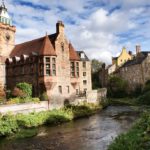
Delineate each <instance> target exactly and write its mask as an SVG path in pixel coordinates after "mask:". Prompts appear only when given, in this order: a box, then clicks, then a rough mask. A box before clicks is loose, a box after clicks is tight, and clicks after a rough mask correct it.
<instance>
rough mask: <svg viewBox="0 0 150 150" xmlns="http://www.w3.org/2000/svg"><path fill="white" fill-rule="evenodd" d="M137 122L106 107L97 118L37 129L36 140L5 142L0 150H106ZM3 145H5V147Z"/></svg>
mask: <svg viewBox="0 0 150 150" xmlns="http://www.w3.org/2000/svg"><path fill="white" fill-rule="evenodd" d="M135 118H137V113H136V112H134V111H133V110H132V109H131V108H129V107H126V106H110V107H108V108H107V109H105V110H103V111H102V112H100V113H99V114H96V115H94V116H92V117H90V118H84V119H80V120H77V121H75V122H69V123H66V124H63V125H60V126H57V127H41V128H40V129H39V134H38V135H37V136H36V137H32V138H28V139H20V140H11V141H8V140H5V141H3V142H2V144H1V146H0V150H106V149H107V146H108V145H109V143H110V142H111V141H112V140H113V139H114V138H115V137H116V136H117V135H118V134H120V133H121V132H125V131H126V130H127V129H128V128H130V126H131V125H132V123H133V121H134V120H135ZM6 143H7V144H6Z"/></svg>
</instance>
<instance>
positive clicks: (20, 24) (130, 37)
mask: <svg viewBox="0 0 150 150" xmlns="http://www.w3.org/2000/svg"><path fill="white" fill-rule="evenodd" d="M20 1H21V0H20ZM18 2H19V1H18ZM25 2H29V3H32V4H33V5H38V6H39V5H41V6H43V7H48V8H50V9H49V10H42V9H37V8H34V7H31V6H28V5H21V4H20V5H14V0H8V1H6V5H7V6H8V8H9V11H10V12H11V13H13V14H14V17H13V20H14V22H15V23H16V26H17V36H16V39H17V40H16V41H17V43H20V42H24V41H27V40H31V39H34V38H37V37H40V36H43V35H44V34H45V32H46V31H47V32H48V33H49V34H50V33H54V32H55V30H56V29H55V24H56V22H57V21H58V20H63V21H64V23H65V27H66V34H67V37H68V39H69V40H71V42H72V43H73V44H74V47H76V48H77V49H78V50H85V51H86V52H87V54H88V56H89V57H90V58H97V59H100V60H101V61H105V62H106V63H110V62H111V56H112V55H114V56H116V54H118V52H119V51H120V50H121V48H122V47H123V46H126V47H127V48H128V49H130V50H133V49H134V47H135V46H134V45H135V44H136V43H141V44H143V48H146V49H147V47H148V43H149V42H150V41H149V40H148V39H149V37H150V31H149V25H150V21H149V17H150V9H149V4H150V1H149V2H148V1H147V0H75V1H70V0H45V1H40V0H32V2H31V1H30V0H26V1H25ZM92 3H95V4H93V5H92ZM101 3H104V4H106V5H102V6H101ZM87 5H88V6H90V7H89V8H87V7H86V6H87ZM58 6H59V7H60V6H61V7H62V8H64V11H60V9H59V8H58ZM118 6H119V7H118ZM117 7H118V8H119V9H115V8H117ZM111 9H112V10H113V11H112V12H110V10H111ZM37 18H39V20H38V19H37ZM68 18H70V19H72V20H73V21H75V24H70V23H69V22H68ZM70 19H69V21H70ZM119 34H120V35H122V34H125V35H123V36H118V35H119ZM124 36H125V37H124ZM138 36H139V37H140V38H137V37H138ZM122 39H123V40H122ZM120 41H121V42H120Z"/></svg>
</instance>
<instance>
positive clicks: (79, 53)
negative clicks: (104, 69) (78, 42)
mask: <svg viewBox="0 0 150 150" xmlns="http://www.w3.org/2000/svg"><path fill="white" fill-rule="evenodd" d="M82 53H84V56H85V58H81V54H82ZM77 54H78V56H79V57H80V60H81V61H89V58H88V57H87V55H86V54H85V52H84V51H77Z"/></svg>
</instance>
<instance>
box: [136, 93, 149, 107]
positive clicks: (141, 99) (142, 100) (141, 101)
mask: <svg viewBox="0 0 150 150" xmlns="http://www.w3.org/2000/svg"><path fill="white" fill-rule="evenodd" d="M137 102H138V103H139V104H144V105H150V91H148V92H146V93H144V94H143V95H141V96H140V97H138V101H137Z"/></svg>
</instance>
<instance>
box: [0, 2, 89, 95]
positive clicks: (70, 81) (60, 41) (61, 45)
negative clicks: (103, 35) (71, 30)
mask: <svg viewBox="0 0 150 150" xmlns="http://www.w3.org/2000/svg"><path fill="white" fill-rule="evenodd" d="M3 12H5V13H3ZM0 14H1V15H0V17H1V18H0V33H1V34H0V55H1V57H2V60H3V61H1V63H2V65H1V69H3V71H0V76H1V83H2V84H3V85H4V84H5V77H6V85H7V88H8V89H13V88H14V86H15V85H16V84H17V83H19V82H27V83H30V84H32V86H33V94H34V96H39V95H40V94H43V93H44V92H46V93H47V95H48V96H49V97H52V96H62V97H71V96H73V95H76V94H79V93H83V92H86V91H91V62H90V61H89V59H88V57H87V56H86V54H85V53H84V52H83V51H79V52H77V51H76V50H75V48H74V47H73V45H72V44H71V43H70V42H69V41H68V40H67V38H66V36H65V26H64V24H63V22H62V21H58V22H57V24H56V33H54V34H51V35H45V36H43V37H40V38H38V39H34V40H32V41H28V42H25V43H21V44H18V45H15V31H16V28H15V27H14V26H12V23H11V18H10V17H9V15H8V13H7V9H6V7H5V5H4V4H3V5H2V6H1V7H0ZM3 14H7V15H3ZM6 58H7V60H6V76H5V71H4V70H5V64H4V62H5V59H6ZM1 63H0V64H1Z"/></svg>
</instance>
